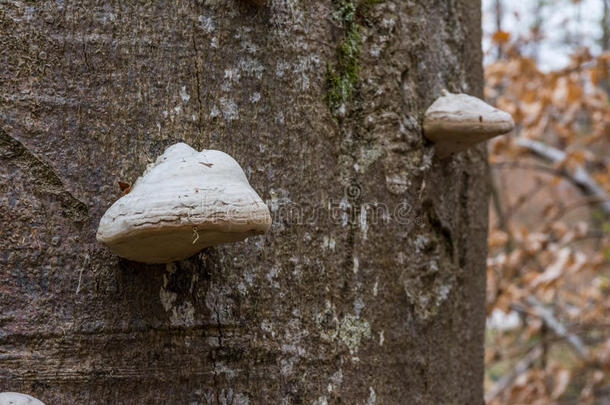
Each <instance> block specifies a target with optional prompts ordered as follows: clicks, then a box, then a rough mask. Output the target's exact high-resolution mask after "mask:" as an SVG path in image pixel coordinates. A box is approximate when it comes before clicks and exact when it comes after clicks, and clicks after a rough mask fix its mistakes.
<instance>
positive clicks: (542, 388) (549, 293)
mask: <svg viewBox="0 0 610 405" xmlns="http://www.w3.org/2000/svg"><path fill="white" fill-rule="evenodd" d="M492 40H493V41H495V44H496V46H499V47H501V48H502V53H501V54H502V55H504V56H503V58H502V59H500V60H498V61H496V62H494V63H491V64H490V65H488V66H487V67H486V97H487V98H488V100H489V101H490V102H491V103H493V104H495V105H496V106H498V107H499V108H501V109H503V110H505V111H508V112H510V113H512V114H513V116H514V118H515V122H516V123H517V129H516V130H515V132H514V134H513V135H511V136H508V137H501V138H498V139H497V140H494V141H493V142H491V145H490V159H491V167H492V174H493V191H494V194H493V197H494V198H493V203H492V220H491V228H490V236H489V259H488V267H487V311H488V315H492V313H493V314H494V316H497V315H498V314H502V313H505V314H512V316H513V318H512V320H513V322H512V325H507V321H506V320H504V321H503V322H501V323H500V327H497V326H496V327H492V326H491V325H489V326H488V330H487V347H486V359H485V360H486V367H487V373H486V381H485V384H486V397H487V398H486V399H487V403H488V404H489V405H499V404H555V403H556V404H607V403H610V300H609V295H608V292H609V291H610V236H609V235H610V201H609V200H608V195H610V175H609V169H610V101H609V97H608V94H609V90H610V74H609V73H610V52H605V53H602V54H601V55H599V56H595V57H594V56H592V55H590V54H589V52H588V51H587V50H582V51H581V52H579V53H578V54H577V55H574V56H573V57H572V60H571V63H570V65H569V66H567V67H565V68H564V69H562V70H559V71H552V72H542V71H540V70H539V69H538V67H537V64H536V63H535V62H534V61H533V60H532V59H529V58H526V57H523V56H522V55H521V53H520V51H519V49H520V48H521V45H522V44H521V43H519V42H518V41H512V42H511V38H510V35H509V34H508V33H506V32H502V31H499V32H496V33H495V34H494V35H493V38H492ZM498 311H502V312H498ZM502 326H505V327H502Z"/></svg>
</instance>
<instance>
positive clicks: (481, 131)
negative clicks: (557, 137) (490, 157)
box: [424, 92, 515, 158]
mask: <svg viewBox="0 0 610 405" xmlns="http://www.w3.org/2000/svg"><path fill="white" fill-rule="evenodd" d="M514 127H515V122H514V121H513V117H512V116H511V115H510V114H508V113H506V112H504V111H501V110H498V109H497V108H494V107H492V106H490V105H489V104H487V103H486V102H484V101H483V100H481V99H478V98H476V97H473V96H469V95H467V94H452V93H449V92H445V94H444V95H443V96H442V97H439V98H438V99H436V101H434V103H432V105H431V106H430V108H428V110H427V111H426V114H425V116H424V135H425V136H426V138H428V139H429V140H431V141H432V142H434V143H435V152H436V155H437V156H438V157H440V158H444V157H447V156H449V155H451V154H453V153H457V152H461V151H463V150H465V149H468V148H470V147H471V146H474V145H476V144H478V143H480V142H484V141H486V140H488V139H490V138H493V137H495V136H498V135H502V134H505V133H507V132H510V131H512V130H513V128H514Z"/></svg>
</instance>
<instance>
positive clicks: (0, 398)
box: [0, 392, 44, 405]
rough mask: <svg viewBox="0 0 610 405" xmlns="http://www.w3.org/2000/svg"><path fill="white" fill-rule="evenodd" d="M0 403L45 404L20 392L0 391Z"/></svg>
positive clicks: (3, 404) (13, 404)
mask: <svg viewBox="0 0 610 405" xmlns="http://www.w3.org/2000/svg"><path fill="white" fill-rule="evenodd" d="M0 405H44V403H42V401H39V400H37V399H36V398H34V397H32V396H30V395H27V394H20V393H19V392H0Z"/></svg>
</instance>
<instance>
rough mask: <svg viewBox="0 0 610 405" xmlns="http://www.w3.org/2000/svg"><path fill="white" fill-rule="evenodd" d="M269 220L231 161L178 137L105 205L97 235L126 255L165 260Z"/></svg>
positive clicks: (258, 229)
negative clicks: (139, 175) (119, 196)
mask: <svg viewBox="0 0 610 405" xmlns="http://www.w3.org/2000/svg"><path fill="white" fill-rule="evenodd" d="M270 226H271V216H270V214H269V208H267V206H266V205H265V203H264V202H263V200H262V199H261V198H260V197H259V195H258V194H256V191H254V190H253V189H252V187H250V184H249V183H248V179H247V178H246V175H245V174H244V172H243V170H242V168H241V167H240V166H239V164H238V163H237V162H236V161H235V159H233V158H232V157H231V156H229V155H227V154H226V153H224V152H220V151H217V150H203V151H201V152H197V151H196V150H195V149H193V148H191V147H190V146H188V145H187V144H184V143H177V144H175V145H172V146H170V147H169V148H167V149H166V150H165V152H164V153H163V154H162V155H161V156H159V157H158V158H157V160H156V162H155V163H153V164H152V165H149V167H148V168H147V169H146V171H145V172H144V174H143V175H142V177H140V178H138V180H137V181H136V182H135V184H134V185H133V186H132V187H131V190H130V192H129V193H128V194H126V195H124V196H123V197H121V198H120V199H118V200H117V201H116V202H115V203H114V204H113V205H112V206H111V207H110V208H109V209H108V210H107V211H106V213H105V214H104V215H103V217H102V219H101V220H100V224H99V228H98V230H97V240H99V241H100V242H103V243H104V244H106V245H107V246H108V247H110V249H111V250H112V251H113V252H115V253H116V254H117V255H119V256H121V257H124V258H126V259H130V260H134V261H139V262H144V263H169V262H172V261H175V260H182V259H186V258H188V257H190V256H192V255H194V254H195V253H197V252H199V251H200V250H201V249H203V248H205V247H208V246H212V245H218V244H222V243H230V242H236V241H239V240H243V239H245V238H247V237H249V236H252V235H257V234H262V233H265V232H266V231H267V230H269V227H270Z"/></svg>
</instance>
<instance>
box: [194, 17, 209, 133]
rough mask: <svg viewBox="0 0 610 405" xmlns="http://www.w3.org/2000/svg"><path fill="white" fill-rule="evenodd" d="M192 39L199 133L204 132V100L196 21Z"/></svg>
mask: <svg viewBox="0 0 610 405" xmlns="http://www.w3.org/2000/svg"><path fill="white" fill-rule="evenodd" d="M191 40H192V43H193V51H194V52H195V56H194V58H195V81H196V83H197V102H198V104H199V119H198V121H197V127H198V129H199V133H200V134H203V102H202V101H201V78H200V77H199V50H198V49H197V43H196V42H195V23H193V34H192V36H191ZM208 141H209V139H208Z"/></svg>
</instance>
